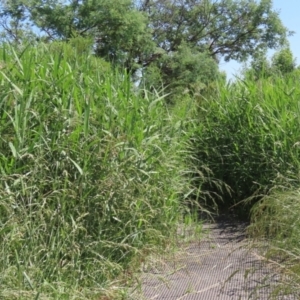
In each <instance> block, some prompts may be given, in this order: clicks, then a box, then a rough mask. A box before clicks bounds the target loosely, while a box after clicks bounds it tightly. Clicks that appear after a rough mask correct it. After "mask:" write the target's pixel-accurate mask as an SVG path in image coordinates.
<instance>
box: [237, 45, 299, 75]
mask: <svg viewBox="0 0 300 300" xmlns="http://www.w3.org/2000/svg"><path fill="white" fill-rule="evenodd" d="M294 71H296V59H295V58H294V56H293V53H292V51H291V49H290V48H289V46H288V45H287V46H285V47H283V48H282V49H280V50H278V51H276V52H275V53H274V55H273V56H272V57H271V59H268V57H267V52H266V51H263V52H260V53H257V55H255V56H254V57H253V59H252V61H251V63H250V67H249V68H247V67H246V68H245V69H244V72H243V73H244V77H245V78H251V79H254V80H259V79H261V78H267V77H271V76H274V75H278V74H280V75H287V74H291V73H293V72H294Z"/></svg>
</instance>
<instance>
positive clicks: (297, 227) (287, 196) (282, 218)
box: [248, 187, 300, 295]
mask: <svg viewBox="0 0 300 300" xmlns="http://www.w3.org/2000/svg"><path fill="white" fill-rule="evenodd" d="M299 203H300V202H299V189H298V187H296V188H294V189H287V190H285V191H282V190H279V189H277V190H274V191H272V193H271V194H270V195H268V196H265V197H264V198H263V199H262V200H261V201H259V202H258V203H257V204H256V205H255V206H254V207H253V208H252V211H251V226H250V227H249V228H248V233H249V234H250V236H251V237H253V238H255V239H256V241H260V240H262V239H263V240H265V241H266V240H267V242H268V247H267V249H266V247H265V249H264V253H263V255H264V256H265V257H266V258H267V259H270V260H272V261H276V262H278V267H279V268H280V270H281V271H282V273H285V274H289V276H285V280H284V282H283V283H282V284H278V286H277V292H278V293H279V294H281V295H282V293H283V292H284V291H287V293H291V292H292V293H295V292H296V293H297V292H298V291H299V287H300V243H299V241H300V218H299V211H300V206H299Z"/></svg>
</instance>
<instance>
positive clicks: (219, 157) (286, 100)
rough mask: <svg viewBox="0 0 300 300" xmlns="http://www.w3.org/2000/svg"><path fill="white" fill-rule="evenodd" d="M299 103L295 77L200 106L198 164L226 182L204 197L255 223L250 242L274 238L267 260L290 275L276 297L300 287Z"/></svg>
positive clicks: (228, 92)
mask: <svg viewBox="0 0 300 300" xmlns="http://www.w3.org/2000/svg"><path fill="white" fill-rule="evenodd" d="M299 99H300V86H299V75H297V73H296V72H295V73H294V74H290V75H286V76H280V75H278V76H277V75H276V76H275V75H274V76H273V77H270V78H265V79H260V80H258V81H254V80H237V81H235V82H234V83H231V84H228V85H227V86H220V87H219V89H218V90H217V95H215V96H213V97H210V98H207V99H203V100H202V103H200V106H199V107H200V108H199V114H200V122H199V123H200V125H199V128H198V134H197V136H196V139H195V142H194V147H195V152H197V153H198V154H197V157H198V159H199V161H200V162H201V163H202V164H204V165H205V166H207V168H209V169H210V170H211V171H212V173H211V174H212V175H211V176H212V178H215V179H216V180H220V182H224V184H223V188H222V186H221V188H219V189H218V188H217V187H216V186H215V185H212V184H211V183H212V181H211V180H210V181H208V182H207V183H205V182H204V181H202V193H204V192H205V191H206V190H207V191H210V192H214V193H215V194H216V195H217V196H216V197H214V198H213V199H210V198H208V197H204V200H205V201H206V205H207V206H208V207H217V208H218V209H219V210H222V209H223V210H225V211H231V210H232V211H234V213H236V216H237V217H239V218H242V219H243V220H245V219H248V220H250V221H251V225H250V227H249V230H248V233H249V234H250V236H252V237H254V238H255V239H258V240H260V241H261V240H267V244H268V245H269V247H268V249H267V251H266V252H265V253H264V255H265V256H266V258H267V259H272V260H273V262H274V261H276V262H277V264H278V266H280V269H281V270H282V272H283V274H287V275H288V276H286V277H285V278H286V280H285V282H284V283H283V284H282V285H280V284H279V285H278V288H277V289H276V293H277V295H280V293H285V292H286V293H290V292H291V291H294V292H295V291H296V292H297V291H299V286H300V263H299V262H300V259H299V258H300V244H299V241H300V226H299V225H300V223H299V216H300V206H299V199H300V197H299V174H300V166H299V162H300V147H299V146H300V102H299ZM224 186H227V187H228V188H227V189H225V188H224ZM202 201H203V200H202ZM275 296H276V295H275ZM275 298H276V297H275Z"/></svg>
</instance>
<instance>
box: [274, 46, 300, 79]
mask: <svg viewBox="0 0 300 300" xmlns="http://www.w3.org/2000/svg"><path fill="white" fill-rule="evenodd" d="M272 66H273V68H274V69H275V71H277V72H280V73H281V74H283V75H284V74H287V73H291V72H293V71H294V70H295V67H296V63H295V58H294V56H293V53H292V51H291V49H290V48H283V49H282V50H280V51H279V52H277V53H275V54H274V56H273V58H272Z"/></svg>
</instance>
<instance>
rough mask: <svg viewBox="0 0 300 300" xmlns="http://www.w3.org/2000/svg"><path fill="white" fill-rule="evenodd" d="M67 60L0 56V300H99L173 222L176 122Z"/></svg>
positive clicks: (90, 65) (182, 157) (177, 189)
mask: <svg viewBox="0 0 300 300" xmlns="http://www.w3.org/2000/svg"><path fill="white" fill-rule="evenodd" d="M74 51H75V52H74ZM76 51H77V50H76V49H74V47H72V45H71V44H56V45H55V44H53V45H52V46H51V47H49V46H47V45H43V44H38V45H37V46H35V47H27V48H24V49H23V50H22V51H16V50H15V49H13V48H11V47H9V46H7V45H2V46H1V47H0V66H1V67H0V68H1V69H0V86H1V88H0V122H1V125H0V172H1V177H0V286H1V289H0V298H1V299H27V298H28V299H85V298H86V299H94V298H95V299H99V297H101V295H102V294H103V293H105V291H106V290H107V289H108V288H109V286H113V287H118V286H121V285H122V284H124V282H123V281H120V280H122V278H124V277H125V276H123V277H122V274H124V272H129V270H130V269H131V268H132V265H133V262H134V261H138V260H139V259H142V257H143V256H144V255H146V254H147V253H148V252H149V251H152V249H155V248H157V247H158V246H162V245H164V243H165V242H166V241H167V240H168V238H169V237H170V236H171V235H172V233H173V232H174V230H175V228H176V224H177V222H178V220H179V218H180V212H181V203H180V196H181V195H184V194H187V188H188V184H189V183H188V180H187V179H186V178H187V176H182V175H184V174H185V170H186V169H185V168H186V166H185V162H186V161H187V159H186V156H187V155H188V153H187V152H186V151H185V147H186V144H185V142H186V137H185V136H186V134H185V132H184V131H183V128H184V124H183V123H184V121H181V122H179V116H175V115H174V114H171V113H170V112H169V111H168V109H167V107H166V106H165V105H164V101H163V97H153V96H152V95H149V94H148V93H147V92H144V93H143V94H144V95H145V96H144V97H140V96H139V95H138V93H137V92H135V90H134V87H133V86H132V84H131V82H130V78H129V76H128V75H126V73H124V72H120V71H119V72H118V71H112V70H111V68H110V66H109V64H108V63H105V62H104V61H102V60H100V59H97V58H95V57H93V56H92V55H90V54H89V53H86V52H80V51H78V52H76ZM180 118H181V116H180ZM117 280H119V281H117ZM110 290H111V289H110ZM111 298H112V299H117V294H113V295H112V296H111ZM100 299H101V298H100ZM105 299H107V298H105Z"/></svg>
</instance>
